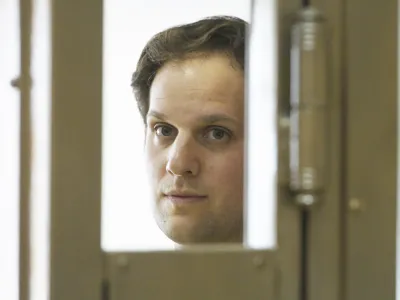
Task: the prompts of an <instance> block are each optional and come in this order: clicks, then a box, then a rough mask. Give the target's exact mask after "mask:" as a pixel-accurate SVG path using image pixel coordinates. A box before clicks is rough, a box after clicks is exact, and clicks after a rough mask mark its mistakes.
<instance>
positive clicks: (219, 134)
mask: <svg viewBox="0 0 400 300" xmlns="http://www.w3.org/2000/svg"><path fill="white" fill-rule="evenodd" d="M205 138H208V139H210V140H217V141H223V140H226V139H229V138H230V133H229V131H228V130H226V129H223V128H219V127H214V128H211V129H210V130H208V131H207V133H206V135H205Z"/></svg>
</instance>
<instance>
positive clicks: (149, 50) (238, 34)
mask: <svg viewBox="0 0 400 300" xmlns="http://www.w3.org/2000/svg"><path fill="white" fill-rule="evenodd" d="M247 25H248V23H247V22H245V21H243V20H242V19H239V18H236V17H229V16H215V17H209V18H205V19H202V20H199V21H196V22H194V23H189V24H184V25H181V26H176V27H171V28H169V29H167V30H165V31H162V32H160V33H158V34H156V35H155V36H153V37H152V38H151V39H150V41H149V42H148V43H147V44H146V46H145V47H144V49H143V51H142V53H141V55H140V58H139V61H138V63H137V66H136V71H135V72H134V73H133V76H132V82H131V86H132V88H133V92H134V94H135V98H136V101H137V104H138V108H139V111H140V114H141V115H142V118H143V121H144V122H146V115H147V112H148V109H149V93H150V87H151V84H152V82H153V79H154V77H155V75H156V73H157V71H158V70H159V69H160V68H161V67H162V66H163V65H164V64H165V63H166V62H169V61H177V60H183V59H185V58H188V57H193V56H196V55H208V54H212V53H225V54H227V55H228V56H229V57H230V58H232V59H233V62H234V63H235V64H236V65H238V66H239V67H240V68H241V69H242V70H243V71H244V61H245V39H246V28H247Z"/></svg>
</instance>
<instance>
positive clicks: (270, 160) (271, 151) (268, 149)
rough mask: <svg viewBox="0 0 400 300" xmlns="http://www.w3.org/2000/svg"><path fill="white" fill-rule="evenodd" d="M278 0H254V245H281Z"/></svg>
mask: <svg viewBox="0 0 400 300" xmlns="http://www.w3.org/2000/svg"><path fill="white" fill-rule="evenodd" d="M276 11H277V10H276V1H275V0H268V1H263V0H253V8H252V20H251V21H252V26H251V32H250V44H249V60H248V62H249V64H248V79H249V80H248V83H247V84H248V85H247V86H248V94H247V95H248V103H247V111H246V116H247V130H246V134H247V135H246V137H247V139H248V140H247V149H246V156H247V170H248V171H247V176H246V183H247V187H246V197H247V198H246V200H247V201H246V204H247V205H246V208H245V210H246V213H245V216H246V222H245V224H246V226H247V228H246V230H245V232H246V236H245V244H246V245H247V246H249V247H251V248H256V249H262V248H273V247H275V246H276V239H277V237H276V232H277V230H276V202H277V201H276V199H277V193H276V187H277V170H278V166H277V163H278V146H277V141H278V138H277V128H276V126H277V125H276V124H277V118H276V116H277V99H278V95H277V90H278V84H277V75H276V74H277V70H278V69H277V63H276V62H277V55H276V50H277V40H278V39H277V27H276V24H277V20H276Z"/></svg>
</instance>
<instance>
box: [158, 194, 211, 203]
mask: <svg viewBox="0 0 400 300" xmlns="http://www.w3.org/2000/svg"><path fill="white" fill-rule="evenodd" d="M164 197H165V198H166V199H168V200H169V201H171V202H172V203H174V204H190V203H198V202H202V201H205V200H206V199H207V196H203V195H190V194H169V195H164Z"/></svg>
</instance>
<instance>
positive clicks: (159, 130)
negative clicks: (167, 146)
mask: <svg viewBox="0 0 400 300" xmlns="http://www.w3.org/2000/svg"><path fill="white" fill-rule="evenodd" d="M154 130H155V132H156V135H158V136H163V137H170V136H173V135H174V134H175V128H173V127H171V126H168V125H157V126H155V127H154Z"/></svg>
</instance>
